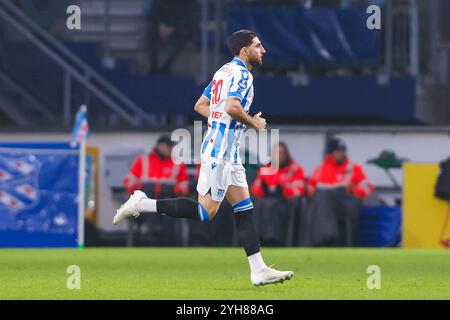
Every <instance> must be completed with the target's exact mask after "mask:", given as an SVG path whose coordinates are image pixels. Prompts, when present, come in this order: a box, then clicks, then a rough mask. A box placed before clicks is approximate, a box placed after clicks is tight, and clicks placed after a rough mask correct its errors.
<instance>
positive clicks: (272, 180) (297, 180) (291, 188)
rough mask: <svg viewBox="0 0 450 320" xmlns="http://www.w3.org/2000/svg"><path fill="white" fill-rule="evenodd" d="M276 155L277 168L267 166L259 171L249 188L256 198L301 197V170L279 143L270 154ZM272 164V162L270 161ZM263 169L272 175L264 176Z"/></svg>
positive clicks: (302, 191) (303, 187)
mask: <svg viewBox="0 0 450 320" xmlns="http://www.w3.org/2000/svg"><path fill="white" fill-rule="evenodd" d="M276 153H278V156H279V159H278V163H279V166H278V167H279V168H278V169H276V168H271V165H272V164H268V165H266V166H264V167H262V168H260V169H259V171H258V175H257V177H256V180H255V182H254V183H253V185H252V187H251V191H252V193H253V195H254V196H255V197H257V198H264V197H269V196H282V197H283V198H286V199H291V198H295V197H301V196H303V195H304V194H305V174H304V171H303V168H302V167H301V166H300V165H299V164H298V163H296V162H295V161H294V160H293V159H292V158H291V156H290V154H289V150H288V147H287V145H286V144H285V143H284V142H280V143H279V144H278V145H277V146H275V148H274V149H273V152H272V154H276ZM272 163H274V161H272ZM264 169H266V170H267V171H269V172H273V173H274V174H264Z"/></svg>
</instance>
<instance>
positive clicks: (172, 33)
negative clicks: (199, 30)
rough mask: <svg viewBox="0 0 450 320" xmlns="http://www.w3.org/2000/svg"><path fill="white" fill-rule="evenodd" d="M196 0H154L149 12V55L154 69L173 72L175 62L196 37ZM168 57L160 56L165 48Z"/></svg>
mask: <svg viewBox="0 0 450 320" xmlns="http://www.w3.org/2000/svg"><path fill="white" fill-rule="evenodd" d="M195 9H196V1H195V0H151V1H149V2H148V3H147V5H146V7H145V10H144V11H145V14H146V16H147V41H148V58H149V66H150V72H151V73H165V74H168V73H170V69H171V67H172V64H173V62H174V61H175V60H176V59H177V57H178V55H179V54H180V52H181V51H182V50H183V49H184V48H185V46H186V45H187V44H188V43H189V41H190V40H191V39H192V38H193V35H194V32H195V19H194V14H195V11H196V10H195ZM163 48H164V49H166V50H167V51H165V52H164V57H165V59H164V60H163V59H161V55H162V54H161V53H162V49H163Z"/></svg>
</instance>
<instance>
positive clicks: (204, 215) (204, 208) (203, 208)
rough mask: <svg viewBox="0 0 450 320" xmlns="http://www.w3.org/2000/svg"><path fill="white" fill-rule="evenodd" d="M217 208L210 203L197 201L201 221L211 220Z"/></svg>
mask: <svg viewBox="0 0 450 320" xmlns="http://www.w3.org/2000/svg"><path fill="white" fill-rule="evenodd" d="M218 210H219V208H218V207H217V206H213V205H210V204H202V203H199V214H200V220H201V221H205V222H206V221H211V220H212V219H213V218H214V217H215V216H216V214H217V211H218Z"/></svg>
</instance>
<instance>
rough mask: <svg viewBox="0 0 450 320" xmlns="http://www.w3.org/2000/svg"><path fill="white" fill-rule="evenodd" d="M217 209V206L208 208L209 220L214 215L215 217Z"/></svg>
mask: <svg viewBox="0 0 450 320" xmlns="http://www.w3.org/2000/svg"><path fill="white" fill-rule="evenodd" d="M217 211H219V208H210V209H209V210H208V216H209V220H212V219H214V217H215V216H216V214H217Z"/></svg>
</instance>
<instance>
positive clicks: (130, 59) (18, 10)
mask: <svg viewBox="0 0 450 320" xmlns="http://www.w3.org/2000/svg"><path fill="white" fill-rule="evenodd" d="M372 4H376V5H379V6H380V7H381V9H382V15H381V17H382V29H381V30H369V29H368V28H367V27H366V20H367V18H368V17H369V14H368V13H367V12H366V10H367V7H368V6H369V5H372ZM69 5H79V7H80V8H81V29H80V30H69V29H68V28H67V26H66V20H67V19H68V17H69V14H67V13H66V9H67V7H68V6H69ZM448 12H450V2H449V1H446V0H426V1H425V0H392V1H388V0H384V1H383V0H378V1H374V0H372V1H370V0H353V1H352V0H283V1H282V0H276V1H275V0H274V1H270V0H259V1H258V0H253V1H252V0H248V1H244V0H242V1H238V0H236V1H234V0H215V1H208V0H197V1H195V0H192V1H189V0H183V1H176V0H173V1H169V0H164V1H158V0H126V1H125V0H123V1H122V0H73V1H72V0H71V1H65V0H53V1H52V0H39V1H37V0H36V1H33V0H17V1H10V0H1V1H0V130H1V131H0V166H1V167H0V170H1V171H0V200H1V204H0V239H1V242H0V246H2V247H29V246H31V247H41V246H43V247H47V246H50V247H52V246H57V247H67V246H76V245H77V241H78V238H77V237H78V232H79V230H78V227H77V226H78V224H77V219H78V218H77V217H78V216H77V214H78V204H79V203H78V201H79V199H80V198H79V188H78V187H79V185H78V170H79V162H78V160H79V154H78V150H79V149H76V148H75V149H73V148H71V147H70V146H68V145H67V143H68V141H69V139H70V132H71V129H72V126H73V124H74V121H75V113H76V112H77V110H78V108H79V106H80V105H82V104H85V105H87V106H88V122H89V128H90V135H89V138H88V140H87V144H88V150H87V160H86V168H87V179H86V184H85V186H86V189H85V193H84V194H85V201H84V203H83V204H82V205H83V206H84V207H85V218H86V221H85V243H86V245H99V246H125V245H128V246H148V245H155V246H175V245H181V246H190V245H199V246H236V245H237V243H236V237H235V235H234V231H233V230H234V228H233V224H232V220H231V219H232V216H231V214H227V213H225V212H223V213H222V214H219V216H218V218H216V219H215V220H214V221H213V222H212V223H211V224H210V225H208V226H205V225H199V224H194V223H191V222H188V221H174V220H170V219H156V217H155V219H154V220H153V221H150V223H146V221H139V223H137V224H136V223H130V224H129V225H126V224H124V225H121V226H120V227H113V225H112V223H111V221H112V217H113V215H114V213H115V210H116V208H117V207H118V206H119V205H120V203H121V202H122V201H123V200H124V199H126V192H125V188H124V186H123V179H124V177H125V176H126V174H127V172H128V169H129V167H130V165H131V163H132V162H133V160H134V159H135V157H136V156H138V155H140V154H143V153H145V152H148V151H150V150H151V149H152V148H153V146H154V145H155V143H156V141H157V139H158V137H159V136H160V135H161V134H164V133H170V132H171V131H172V130H174V129H177V128H187V129H189V130H193V121H194V120H200V117H199V116H198V115H196V114H195V112H194V110H193V106H194V103H195V101H196V99H197V98H198V96H199V95H200V94H201V92H202V90H203V88H204V87H205V85H207V83H208V81H209V79H210V77H211V76H212V74H213V72H214V71H215V70H216V69H217V68H219V67H220V66H221V65H222V64H223V63H225V62H226V61H228V60H229V59H230V56H229V54H228V52H227V49H226V40H227V37H228V35H229V34H230V33H231V32H232V31H234V30H237V29H241V28H247V29H253V30H255V31H256V32H258V33H259V34H260V37H261V40H262V41H263V44H264V46H265V47H266V49H267V51H268V53H267V55H266V57H265V65H264V66H263V67H262V68H260V69H259V70H256V71H255V75H256V76H255V90H256V96H255V101H254V104H253V106H252V110H253V111H255V112H256V111H262V112H263V114H264V115H265V116H266V117H267V119H268V121H269V124H270V128H279V129H280V139H281V140H282V141H285V142H286V144H287V145H288V147H289V149H290V150H291V154H292V157H293V158H294V159H295V161H297V162H298V163H300V164H301V165H302V166H303V168H304V170H305V174H306V176H307V177H308V176H310V175H311V174H312V171H313V169H314V167H315V166H317V165H319V164H320V162H321V161H322V159H323V156H324V154H325V149H326V145H327V143H328V142H329V141H330V140H331V139H332V138H334V137H338V138H340V139H342V140H344V141H345V142H346V144H347V147H348V154H349V157H350V159H351V160H352V161H355V162H358V163H361V164H362V165H363V166H364V169H365V171H366V173H367V176H368V178H369V180H370V181H371V182H372V183H373V184H374V185H375V189H376V191H375V193H374V194H373V195H372V196H371V197H370V198H369V199H367V200H366V201H365V203H364V206H363V208H362V209H361V212H360V214H361V220H360V226H359V232H360V240H359V242H358V243H355V246H369V247H387V246H392V247H397V246H404V247H413V248H442V247H445V244H446V242H445V239H448V238H450V226H448V225H447V222H448V219H447V218H446V217H447V208H448V203H447V202H446V201H444V200H440V199H437V198H436V197H435V196H434V188H435V185H436V181H437V178H438V172H439V163H440V162H441V161H443V160H445V159H446V158H448V157H449V156H450V148H449V146H450V106H449V98H450V77H449V72H450V63H449V54H450V19H448V16H447V15H448ZM162 24H163V25H164V26H162ZM204 122H205V121H204ZM380 155H381V156H383V155H384V156H388V157H389V156H392V157H393V159H394V160H396V161H397V162H396V164H395V163H394V164H392V163H391V164H390V165H389V164H387V165H385V166H383V165H378V166H377V165H375V164H373V163H369V161H370V160H372V159H374V158H377V157H379V156H380ZM381 158H383V157H381ZM11 161H13V162H11ZM398 161H400V162H403V161H404V162H406V163H407V164H404V166H403V167H402V166H401V165H398ZM11 163H12V166H13V167H11ZM14 165H16V167H15V169H14ZM11 168H12V169H11ZM189 174H190V178H191V184H192V185H195V181H194V176H195V167H190V168H189ZM248 174H249V176H251V170H249V171H248ZM27 188H28V189H27ZM13 196H14V197H15V198H14V199H16V198H17V199H19V202H16V203H14V201H12V202H11V199H12V198H11V197H13ZM299 201H300V202H304V201H305V199H300V200H299ZM289 208H291V207H289ZM227 210H228V208H227V206H226V205H225V206H224V208H223V211H227ZM285 211H289V210H285ZM299 215H301V212H300V213H299V212H298V211H296V210H291V211H289V214H288V215H284V216H283V215H281V214H280V213H279V212H275V210H274V212H273V215H272V216H269V217H267V216H266V219H268V220H265V221H260V222H259V226H260V228H265V227H267V225H270V226H271V227H272V229H270V230H265V232H262V236H263V237H264V235H265V236H266V238H263V239H262V241H263V244H265V245H276V246H297V245H299V243H298V236H299V235H298V233H299V228H300V227H299V224H300V220H301V219H300V218H299ZM268 221H270V222H271V223H270V224H269V223H268ZM273 221H278V222H276V223H272V222H273ZM266 229H267V228H266ZM447 243H448V242H447Z"/></svg>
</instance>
